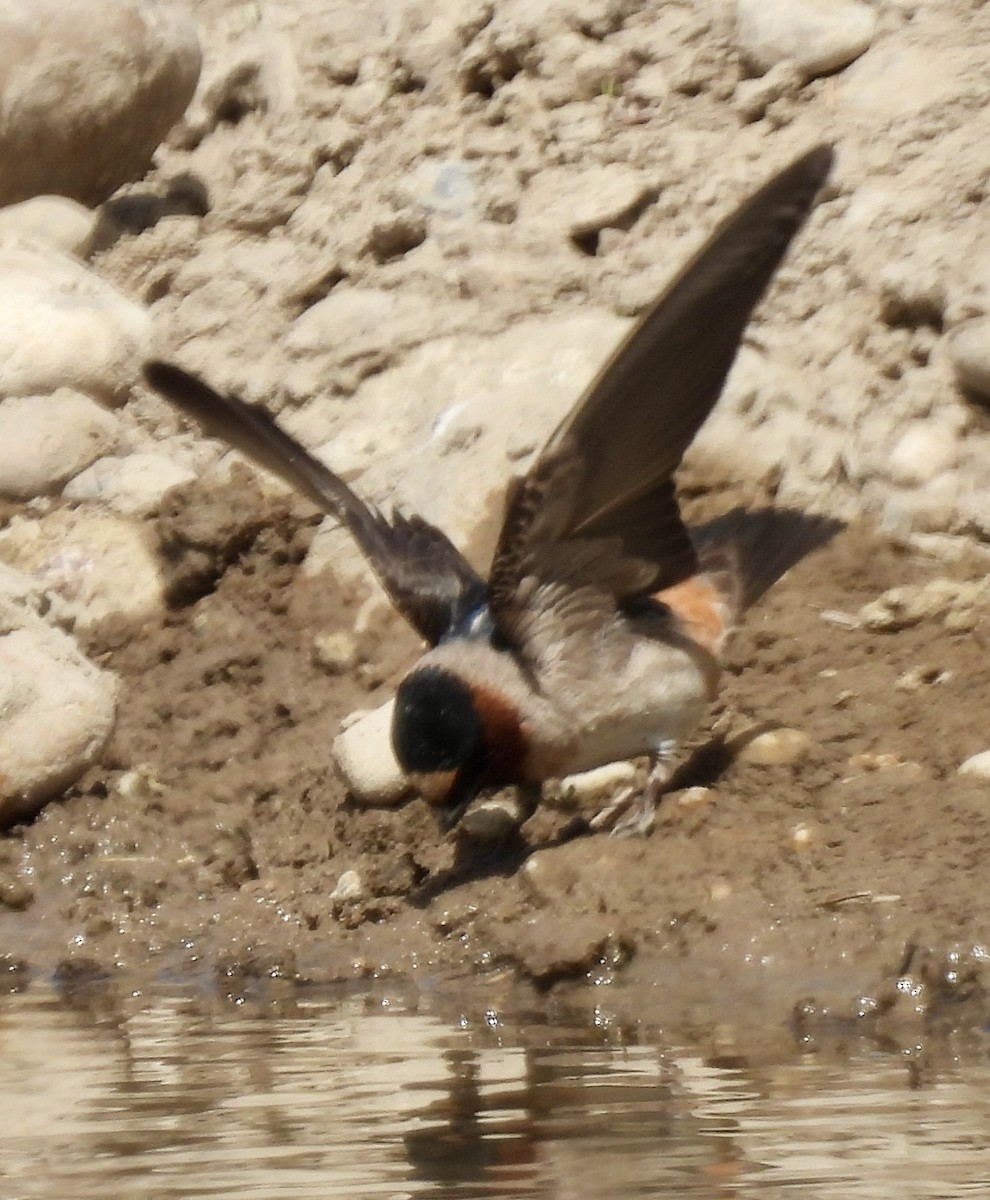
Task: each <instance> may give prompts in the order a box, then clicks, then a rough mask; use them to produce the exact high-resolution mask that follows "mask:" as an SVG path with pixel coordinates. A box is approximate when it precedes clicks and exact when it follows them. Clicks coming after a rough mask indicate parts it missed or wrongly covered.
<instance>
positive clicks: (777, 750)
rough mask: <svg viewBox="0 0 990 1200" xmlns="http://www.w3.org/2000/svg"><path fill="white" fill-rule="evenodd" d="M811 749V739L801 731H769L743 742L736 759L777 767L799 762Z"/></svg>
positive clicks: (785, 729) (784, 729)
mask: <svg viewBox="0 0 990 1200" xmlns="http://www.w3.org/2000/svg"><path fill="white" fill-rule="evenodd" d="M811 747H812V741H811V738H810V737H809V736H808V734H806V733H805V732H804V731H803V730H801V729H787V728H783V729H770V730H767V732H766V733H758V734H757V735H756V736H755V737H753V738H750V739H748V740H745V741H744V742H743V745H742V746H741V747H740V749H739V751H738V752H737V754H736V758H737V759H738V760H739V761H740V762H744V763H758V764H760V765H761V766H777V765H781V764H787V763H796V762H800V761H801V759H803V758H805V757H806V756H807V754H808V752H809V751H810V750H811Z"/></svg>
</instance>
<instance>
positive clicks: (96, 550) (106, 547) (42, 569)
mask: <svg viewBox="0 0 990 1200" xmlns="http://www.w3.org/2000/svg"><path fill="white" fill-rule="evenodd" d="M0 559H2V560H3V561H4V562H6V563H8V564H9V565H10V566H13V567H15V568H16V569H17V570H20V571H24V572H26V573H28V574H30V575H31V576H33V577H34V578H35V579H36V580H37V581H38V582H39V584H40V585H41V586H42V587H43V588H44V590H45V592H46V593H47V594H48V596H49V597H50V600H51V604H52V610H53V616H54V617H55V618H56V619H58V620H60V621H64V622H65V623H67V624H70V625H72V626H73V627H74V628H76V629H78V630H80V631H88V630H91V629H94V628H96V627H98V626H99V625H100V624H102V623H103V622H104V621H108V620H111V621H114V622H115V623H117V624H123V625H126V626H131V627H139V626H140V625H141V624H143V622H145V621H147V620H148V619H150V618H151V617H153V616H156V615H159V614H160V613H162V612H163V611H164V608H165V600H164V586H163V580H162V577H161V569H160V566H159V562H158V556H157V554H156V552H155V549H154V548H153V546H152V539H151V535H150V533H149V531H148V530H147V528H146V527H145V526H143V525H141V524H139V523H137V522H136V521H132V520H128V519H126V518H124V517H118V516H114V515H112V514H109V513H90V512H87V511H85V510H81V509H80V510H68V509H59V510H57V511H55V512H52V513H49V514H48V515H47V516H44V517H42V518H40V519H38V520H34V519H28V518H25V517H15V518H14V520H13V521H11V522H10V524H9V525H8V526H7V527H6V528H5V529H2V530H0Z"/></svg>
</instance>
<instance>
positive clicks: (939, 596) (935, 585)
mask: <svg viewBox="0 0 990 1200" xmlns="http://www.w3.org/2000/svg"><path fill="white" fill-rule="evenodd" d="M986 597H987V583H986V581H985V580H980V581H971V580H960V579H930V580H928V581H927V582H926V583H922V584H903V585H902V586H900V587H894V588H890V589H889V590H888V591H886V592H884V593H883V595H882V596H879V597H877V599H876V600H871V601H869V602H868V603H866V604H864V605H863V607H862V608H861V609H860V610H859V617H860V621H861V623H862V624H863V625H865V626H866V628H867V629H872V630H875V631H877V632H881V633H896V632H897V631H898V630H900V629H909V628H910V627H911V626H912V625H918V624H920V623H921V622H922V621H929V620H934V619H937V618H942V619H943V620H944V621H945V623H946V625H947V626H951V627H952V628H955V629H967V628H971V627H972V626H973V624H975V622H976V619H977V608H978V606H979V605H980V604H981V603H983V604H985V603H986Z"/></svg>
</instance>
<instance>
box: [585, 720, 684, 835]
mask: <svg viewBox="0 0 990 1200" xmlns="http://www.w3.org/2000/svg"><path fill="white" fill-rule="evenodd" d="M676 750H677V746H676V744H675V743H674V742H663V743H662V744H661V745H660V746H659V747H658V748H657V749H656V750H655V751H654V753H653V756H652V759H653V761H652V763H651V765H650V774H649V775H648V777H647V780H646V787H645V788H644V789H643V790H642V791H641V792H637V790H636V789H635V788H631V787H630V788H623V790H622V791H621V792H619V793H618V795H617V796H615V797H614V798H613V799H612V800H611V801H610V803H609V804H607V805H606V807H605V808H603V809H602V811H601V812H599V813H597V814H596V815H595V816H594V817H592V819H591V820H590V821H589V822H588V824H589V827H590V828H591V829H592V830H595V831H598V830H601V829H608V830H609V831H610V832H611V835H612V837H644V836H645V835H646V834H648V833H649V832H650V830H651V829H652V828H653V822H654V820H655V818H656V811H657V804H659V802H660V798H661V796H663V794H664V792H665V791H666V790H667V785H668V784H669V783H670V780H671V777H672V775H673V773H674V768H673V762H674V754H675V752H676Z"/></svg>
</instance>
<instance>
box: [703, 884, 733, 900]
mask: <svg viewBox="0 0 990 1200" xmlns="http://www.w3.org/2000/svg"><path fill="white" fill-rule="evenodd" d="M731 895H732V884H731V883H729V881H728V880H727V879H713V880H712V882H711V884H710V886H709V888H708V896H709V898H710V899H711V900H714V901H715V902H716V903H718V902H720V901H722V900H728V899H729V897H730V896H731Z"/></svg>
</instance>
